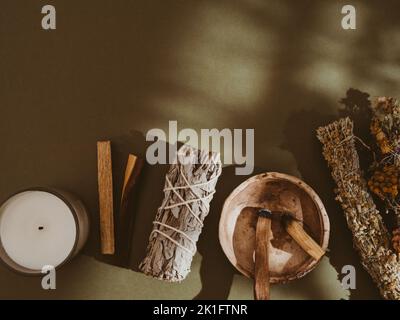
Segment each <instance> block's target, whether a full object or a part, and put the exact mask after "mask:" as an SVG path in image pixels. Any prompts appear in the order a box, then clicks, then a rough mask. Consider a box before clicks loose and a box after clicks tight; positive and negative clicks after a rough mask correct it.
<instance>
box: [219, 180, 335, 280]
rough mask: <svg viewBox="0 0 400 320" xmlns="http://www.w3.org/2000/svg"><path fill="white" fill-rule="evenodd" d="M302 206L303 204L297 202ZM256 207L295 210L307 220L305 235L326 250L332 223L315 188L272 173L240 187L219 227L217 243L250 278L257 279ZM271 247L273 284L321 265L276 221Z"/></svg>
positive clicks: (229, 203) (237, 267)
mask: <svg viewBox="0 0 400 320" xmlns="http://www.w3.org/2000/svg"><path fill="white" fill-rule="evenodd" d="M299 201H300V203H299ZM257 208H269V209H270V210H283V211H292V212H294V213H295V214H296V217H297V218H300V219H302V220H303V227H304V229H305V230H306V231H307V233H308V234H309V235H310V236H311V237H312V238H313V239H314V240H315V241H316V242H317V243H319V244H320V246H321V247H322V248H323V249H324V250H326V248H327V247H328V241H329V218H328V215H327V213H326V210H325V208H324V206H323V204H322V202H321V200H320V198H319V197H318V195H317V194H316V193H315V191H314V190H313V189H311V187H310V186H308V185H307V184H305V183H304V182H303V181H301V180H300V179H298V178H296V177H293V176H289V175H286V174H282V173H276V172H269V173H264V174H259V175H257V176H254V177H251V178H250V179H248V180H246V181H245V182H243V183H242V184H240V185H239V186H238V187H237V188H236V189H235V190H233V192H232V193H231V194H230V195H229V197H228V198H227V199H226V200H225V203H224V206H223V209H222V214H221V219H220V223H219V240H220V243H221V246H222V249H223V250H224V252H225V254H226V256H227V257H228V259H229V261H230V262H231V263H232V264H233V265H234V266H235V267H236V269H238V270H239V271H240V272H241V273H243V274H244V275H245V276H247V277H253V274H254V249H255V229H256V223H257V219H258V216H257V213H256V212H257ZM271 228H272V234H273V236H272V239H271V241H270V243H269V267H270V281H271V283H284V282H288V281H290V280H294V279H299V278H301V277H303V276H304V275H306V274H307V273H308V272H310V271H311V270H312V269H313V268H315V266H316V265H317V263H318V261H316V260H314V259H313V258H312V257H310V256H309V255H308V254H307V253H306V252H305V251H304V250H303V249H302V248H301V247H300V246H299V245H298V244H297V243H296V242H295V241H294V240H293V239H292V237H291V236H290V235H289V234H288V233H287V232H286V230H285V229H284V227H283V226H282V224H281V223H280V221H278V220H273V221H272V227H271Z"/></svg>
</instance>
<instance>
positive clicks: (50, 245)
mask: <svg viewBox="0 0 400 320" xmlns="http://www.w3.org/2000/svg"><path fill="white" fill-rule="evenodd" d="M76 235H77V228H76V224H75V219H74V216H73V213H72V212H71V210H70V208H69V207H68V205H67V204H66V203H65V202H64V201H62V200H61V199H60V198H58V197H57V196H55V195H53V194H52V193H48V192H44V191H34V190H33V191H26V192H22V193H19V194H17V195H15V196H13V197H12V198H10V199H9V200H8V201H6V202H5V203H4V205H3V206H2V207H1V208H0V241H1V243H2V246H3V248H4V250H5V252H6V253H7V255H8V256H9V258H10V259H11V260H13V261H14V262H15V263H17V264H18V265H20V266H23V267H25V268H28V269H31V270H42V268H43V266H45V265H51V266H54V267H57V266H58V265H59V264H61V263H62V262H63V261H64V260H65V259H66V258H67V257H68V256H69V254H70V253H71V251H72V250H73V248H74V245H75V240H76Z"/></svg>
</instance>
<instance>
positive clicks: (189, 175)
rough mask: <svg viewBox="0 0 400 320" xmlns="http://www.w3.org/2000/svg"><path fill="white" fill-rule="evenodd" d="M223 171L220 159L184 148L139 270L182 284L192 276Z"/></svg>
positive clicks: (169, 177)
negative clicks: (195, 258) (193, 262)
mask: <svg viewBox="0 0 400 320" xmlns="http://www.w3.org/2000/svg"><path fill="white" fill-rule="evenodd" d="M221 171H222V164H221V160H220V155H219V154H218V153H212V152H207V151H202V150H197V149H195V148H192V147H190V146H187V145H183V146H182V147H181V148H180V149H179V151H178V154H177V161H176V163H175V164H172V165H171V167H170V169H169V171H168V173H167V175H166V177H165V186H164V200H163V201H162V204H161V206H160V208H159V209H158V212H157V214H156V217H155V220H154V222H153V225H154V226H153V230H152V232H151V234H150V239H149V244H148V247H147V255H146V257H145V258H144V260H143V261H142V263H141V264H140V266H139V268H140V270H141V271H142V272H143V273H145V274H147V275H150V276H152V277H154V278H157V279H160V280H166V281H170V282H176V281H181V280H183V279H185V278H186V276H187V274H188V273H189V272H190V266H191V263H192V258H193V256H194V254H195V253H196V250H197V249H196V243H197V241H198V238H199V236H200V233H201V230H202V228H203V222H204V219H205V218H206V216H207V215H208V212H209V210H210V202H211V200H212V198H213V195H214V193H215V186H216V184H217V180H218V177H219V176H220V174H221Z"/></svg>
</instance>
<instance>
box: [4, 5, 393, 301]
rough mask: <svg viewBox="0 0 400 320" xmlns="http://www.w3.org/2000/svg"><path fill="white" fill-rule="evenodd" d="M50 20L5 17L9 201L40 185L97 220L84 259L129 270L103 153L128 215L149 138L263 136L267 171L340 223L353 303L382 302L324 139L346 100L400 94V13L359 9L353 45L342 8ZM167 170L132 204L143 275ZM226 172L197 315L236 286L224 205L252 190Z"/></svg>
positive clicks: (150, 9)
mask: <svg viewBox="0 0 400 320" xmlns="http://www.w3.org/2000/svg"><path fill="white" fill-rule="evenodd" d="M52 4H53V5H55V6H56V8H57V14H58V15H59V17H60V19H58V20H57V21H58V22H57V23H58V24H57V30H56V31H55V32H44V31H43V30H41V29H40V18H41V17H40V8H41V6H42V5H43V3H42V1H39V0H32V1H29V2H27V3H24V5H23V6H22V5H21V2H18V1H13V0H3V1H2V3H1V6H2V8H1V10H0V25H1V27H0V47H1V50H0V69H1V77H0V98H1V106H2V107H1V108H2V116H1V118H0V144H1V145H2V148H3V149H2V157H1V167H2V168H3V171H2V179H0V194H1V198H5V197H7V195H9V194H11V193H13V192H15V191H16V190H18V189H24V188H26V187H29V186H33V185H43V186H46V185H48V186H54V187H59V188H62V189H65V190H67V191H71V192H73V193H75V194H77V195H78V196H80V197H81V198H82V200H83V201H84V203H85V204H86V205H87V207H88V208H89V210H90V212H91V214H92V227H93V228H92V232H91V237H90V241H89V243H88V245H87V247H86V249H85V253H86V254H88V255H93V256H95V257H96V258H97V259H100V260H102V261H104V262H106V263H109V264H113V265H118V266H126V261H125V260H126V255H127V252H126V251H127V250H126V248H125V247H123V246H121V244H123V243H125V240H126V239H127V237H128V236H127V235H121V237H122V238H121V239H119V240H118V247H117V256H116V257H112V258H111V257H108V258H107V257H102V256H99V254H98V252H99V238H98V235H99V232H98V220H97V219H96V217H97V216H98V204H97V171H96V170H97V167H96V163H97V161H96V141H97V140H100V139H102V138H105V139H111V140H112V141H113V162H114V164H113V167H114V174H115V176H114V181H115V183H114V189H115V202H116V215H117V214H118V199H119V198H120V193H121V188H122V176H123V174H124V167H125V162H126V159H127V155H128V153H134V154H136V155H142V156H143V155H144V152H145V149H146V146H147V145H146V143H145V142H144V137H143V134H142V133H140V132H146V131H147V130H148V129H150V128H154V127H157V128H165V127H166V126H167V125H168V120H178V121H179V126H181V127H182V128H184V127H187V128H193V129H197V130H199V129H200V128H213V127H215V128H254V129H255V132H256V138H255V152H256V154H255V162H256V166H257V167H258V168H263V170H262V171H281V172H285V173H289V174H295V175H301V176H302V177H303V179H304V180H305V181H306V182H307V183H309V184H310V185H311V186H312V187H313V188H314V189H315V190H316V191H317V192H318V193H319V194H320V195H321V198H322V199H323V201H324V203H325V205H326V206H327V208H328V211H329V216H330V219H331V222H332V236H331V242H330V248H331V252H330V257H331V262H332V264H333V265H334V266H335V268H336V270H337V271H338V272H339V273H340V271H341V267H342V266H343V265H344V264H353V265H355V266H357V271H358V277H357V290H353V291H352V294H351V298H355V299H358V298H375V297H377V292H376V289H374V287H373V285H372V281H371V280H370V278H369V277H368V276H367V275H366V274H365V273H364V272H363V271H362V268H361V267H359V264H358V256H357V255H356V254H355V252H354V251H353V249H352V244H351V237H350V232H349V231H348V230H347V228H346V226H345V221H344V218H343V214H342V212H341V210H340V208H339V207H338V206H337V204H336V203H335V202H334V200H333V191H332V190H333V185H332V182H331V178H330V176H329V170H328V169H327V167H326V165H325V163H324V162H323V159H322V156H321V146H320V145H319V143H318V141H317V139H316V138H315V129H316V128H317V127H318V126H319V125H323V124H326V123H327V122H329V121H330V120H332V119H336V118H337V116H339V115H340V114H339V112H338V111H337V109H338V108H337V100H338V99H339V98H340V97H341V96H342V95H343V94H344V92H345V91H346V90H347V89H348V88H350V87H358V88H363V90H367V91H368V92H370V93H371V94H372V93H374V94H380V95H393V94H395V93H396V92H397V90H398V83H399V81H400V72H399V68H398V65H399V63H400V61H399V57H400V45H399V44H398V43H397V42H396V41H394V40H393V39H397V38H398V37H399V35H400V25H399V24H400V20H399V19H398V17H397V15H398V12H399V9H400V6H399V3H398V1H389V0H388V1H385V3H384V4H383V3H382V1H378V0H373V1H368V2H365V1H362V0H354V1H353V3H352V4H353V5H355V6H356V8H357V12H358V16H357V21H358V22H357V23H358V28H357V30H356V31H343V30H342V29H341V27H340V20H341V18H342V15H341V13H340V9H341V6H342V5H344V4H346V3H344V2H341V1H338V2H334V3H333V2H327V1H317V0H304V1H291V0H276V1H273V0H271V1H258V0H252V1H250V0H240V1H234V2H233V1H228V0H222V1H211V0H206V1H189V0H188V1H179V0H169V1H164V0H163V1H160V0H157V1H135V2H133V1H127V0H124V1H118V2H110V1H105V0H96V1H94V0H87V1H84V2H81V3H79V10H77V7H76V6H75V5H72V4H71V3H69V2H66V1H61V0H53V1H52ZM9 30H12V32H10V31H9ZM353 98H354V96H353ZM353 98H351V99H353ZM354 99H355V100H357V99H361V100H363V95H362V94H361V96H358V97H356V98H354ZM354 99H353V100H352V101H353V102H354V101H355V100H354ZM357 101H358V100H357ZM348 102H349V101H348ZM350 102H351V101H350ZM344 103H346V102H344ZM358 104H360V103H359V102H358ZM349 105H350V104H349ZM132 129H134V130H135V131H132ZM166 170H167V167H166V166H165V167H164V166H152V167H148V166H147V167H145V168H144V171H143V173H142V175H141V177H140V180H139V181H138V183H137V185H136V188H135V190H134V191H133V194H132V197H131V202H132V203H131V208H130V212H132V213H133V220H134V223H133V225H132V228H131V230H132V237H133V238H132V239H133V240H132V249H131V250H130V251H131V252H132V254H131V258H130V260H131V261H130V262H129V263H128V265H129V266H133V268H135V266H137V265H138V263H139V262H140V260H141V259H142V258H143V256H144V253H145V248H146V246H147V241H148V236H149V234H150V231H151V228H152V225H151V221H152V220H153V218H154V216H155V213H156V210H157V208H158V206H159V204H160V203H161V199H162V197H163V194H162V191H161V190H162V188H163V184H164V176H165V172H166ZM224 171H226V172H224V174H223V176H222V177H221V181H220V182H219V185H218V190H217V194H216V196H215V199H214V201H213V203H212V212H211V213H210V215H209V217H207V220H206V223H205V229H204V232H203V234H202V236H201V237H200V241H199V251H200V253H201V254H202V256H203V264H202V267H201V277H202V282H203V289H202V291H201V292H200V294H199V295H198V296H197V298H199V299H200V298H224V297H226V296H227V294H228V293H229V289H228V287H229V285H230V284H231V282H232V280H231V277H232V275H233V274H234V270H233V269H232V267H230V266H229V265H228V261H227V260H226V258H225V257H224V256H223V255H222V251H221V249H220V246H219V244H218V238H217V235H218V232H217V231H218V227H217V225H218V220H219V219H218V218H219V213H220V209H221V207H222V203H223V200H224V199H225V197H226V195H228V194H229V192H230V191H232V190H233V189H234V187H235V186H236V185H237V184H238V183H239V182H241V181H242V180H241V179H244V177H242V178H239V177H236V176H234V175H233V169H232V168H226V169H225V170H224ZM260 172H261V171H260ZM130 223H131V222H129V224H130ZM117 228H118V230H120V228H121V226H120V225H117ZM127 233H128V232H127ZM124 250H125V251H124ZM225 272H226V273H225ZM115 276H116V277H118V275H115ZM5 280H6V279H5ZM109 281H112V279H110V280H109ZM100 282H101V281H100ZM215 283H218V285H220V286H221V287H218V286H217V285H214V284H215ZM12 285H13V284H12V283H8V284H7V283H6V286H5V287H11V286H12ZM66 285H67V284H66ZM21 288H22V289H21V290H22V291H23V286H21ZM154 290H157V288H155V289H154ZM4 294H5V295H6V294H7V293H6V292H5V293H4ZM72 294H73V293H72Z"/></svg>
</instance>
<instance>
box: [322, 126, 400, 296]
mask: <svg viewBox="0 0 400 320" xmlns="http://www.w3.org/2000/svg"><path fill="white" fill-rule="evenodd" d="M317 137H318V139H319V140H320V141H321V142H322V144H323V156H324V157H325V159H326V161H327V162H328V165H329V167H330V168H331V174H332V177H333V179H334V181H335V183H336V185H337V188H336V189H335V192H336V194H337V197H336V200H337V201H339V202H340V204H341V207H342V209H343V211H344V214H345V217H346V220H347V225H348V227H349V229H350V230H351V232H352V234H353V242H354V246H355V248H356V249H357V250H358V252H359V254H360V257H361V263H362V265H363V266H364V268H365V269H366V270H367V271H368V273H369V274H370V275H371V277H372V278H373V280H374V281H375V283H376V284H377V286H378V288H379V290H380V292H381V294H382V296H383V297H384V298H386V299H395V300H400V260H399V256H398V255H397V254H395V253H394V251H393V250H392V249H391V246H390V240H389V232H388V230H387V229H386V227H385V225H384V223H383V220H382V217H381V215H380V214H379V212H378V210H377V208H376V206H375V204H374V201H373V199H372V197H371V195H370V194H369V192H368V187H367V183H366V181H365V179H364V178H363V175H362V172H361V169H360V163H359V157H358V153H357V150H356V147H355V136H354V134H353V122H352V121H351V120H350V119H349V118H343V119H340V120H338V121H335V122H333V123H331V124H329V125H327V126H325V127H321V128H318V130H317Z"/></svg>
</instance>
